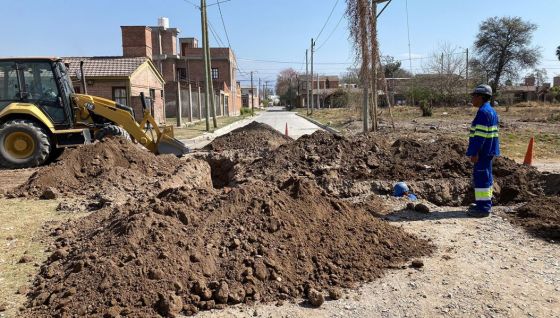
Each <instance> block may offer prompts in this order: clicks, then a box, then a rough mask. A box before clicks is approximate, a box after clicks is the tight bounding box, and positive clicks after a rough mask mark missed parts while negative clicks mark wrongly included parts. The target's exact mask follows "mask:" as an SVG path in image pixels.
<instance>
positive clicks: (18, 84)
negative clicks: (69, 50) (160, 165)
mask: <svg viewBox="0 0 560 318" xmlns="http://www.w3.org/2000/svg"><path fill="white" fill-rule="evenodd" d="M141 97H142V102H143V118H142V120H141V121H140V122H137V121H136V120H135V117H134V111H133V110H132V108H130V107H128V106H125V105H121V104H118V103H116V102H114V101H111V100H108V99H105V98H101V97H96V96H90V95H84V94H76V93H74V90H73V87H72V81H71V80H70V77H69V74H68V71H67V68H66V66H65V65H64V63H63V61H62V60H60V59H56V58H11V59H0V166H2V167H5V168H28V167H34V166H39V165H42V164H45V163H48V162H50V161H52V160H54V159H56V158H57V157H58V156H59V155H60V154H61V153H62V151H63V150H64V149H65V148H67V147H75V146H77V145H82V144H86V143H90V142H91V141H93V140H100V139H103V138H106V137H110V136H113V137H123V138H130V139H132V140H133V141H134V142H138V143H140V144H142V145H143V146H144V147H146V148H147V149H148V150H150V151H151V152H153V153H155V154H167V153H171V154H175V155H177V156H181V155H183V154H186V153H188V151H189V150H188V148H186V147H185V146H184V145H183V144H182V143H181V142H179V141H178V140H176V139H175V138H173V127H172V126H161V125H158V123H156V122H155V120H154V118H153V117H152V115H151V111H150V107H151V105H148V104H147V103H146V101H145V98H144V97H143V96H141Z"/></svg>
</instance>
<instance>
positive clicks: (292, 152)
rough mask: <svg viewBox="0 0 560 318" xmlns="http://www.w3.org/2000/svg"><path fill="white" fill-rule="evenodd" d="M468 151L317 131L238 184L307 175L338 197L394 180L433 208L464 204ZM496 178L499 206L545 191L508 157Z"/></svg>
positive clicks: (535, 175)
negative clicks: (433, 204) (253, 179)
mask: <svg viewBox="0 0 560 318" xmlns="http://www.w3.org/2000/svg"><path fill="white" fill-rule="evenodd" d="M466 147H467V143H466V142H465V141H464V140H461V139H457V138H450V137H445V136H431V137H429V138H426V139H423V140H422V139H412V138H401V139H397V140H396V141H395V142H393V143H388V142H387V140H386V138H385V137H384V136H381V135H358V136H353V137H349V138H345V137H341V136H335V135H331V134H329V133H326V132H323V131H318V132H315V133H314V134H312V135H309V136H303V137H301V138H300V139H298V140H296V141H295V142H293V143H290V144H286V145H283V146H280V147H279V148H278V149H277V150H276V151H274V152H270V153H268V154H267V155H266V156H264V157H263V158H262V160H259V161H257V162H255V163H251V166H250V167H249V168H248V169H247V170H246V171H241V174H240V175H238V176H236V181H237V182H242V181H243V180H250V179H252V178H255V177H256V178H261V179H264V180H271V181H280V182H282V181H283V180H285V179H286V178H289V177H291V176H307V177H310V178H312V179H315V180H317V183H318V184H319V185H321V186H322V187H323V188H324V189H325V190H327V191H328V192H329V193H331V194H334V195H337V196H341V197H353V196H356V195H361V194H365V193H368V192H373V193H377V194H388V193H390V192H391V187H392V184H394V182H396V181H406V182H407V183H410V184H411V185H413V191H415V193H417V194H419V195H420V196H422V197H424V198H425V199H427V200H429V201H431V202H433V203H435V204H438V205H465V204H468V203H470V202H472V201H473V200H474V195H473V194H472V191H471V190H470V187H471V181H470V180H471V176H472V164H471V163H470V162H469V160H468V158H467V157H466V156H465V153H466ZM240 170H241V169H240ZM495 176H496V182H497V187H496V191H495V194H496V200H497V201H498V202H499V203H501V204H509V203H514V202H522V201H524V200H526V199H527V198H530V197H533V196H535V195H539V194H542V193H543V191H544V190H543V181H542V180H543V178H542V174H541V173H540V172H538V171H537V170H536V169H534V168H531V167H526V166H522V165H519V164H516V163H515V162H514V161H512V160H509V159H507V158H502V157H499V158H497V159H496V161H495Z"/></svg>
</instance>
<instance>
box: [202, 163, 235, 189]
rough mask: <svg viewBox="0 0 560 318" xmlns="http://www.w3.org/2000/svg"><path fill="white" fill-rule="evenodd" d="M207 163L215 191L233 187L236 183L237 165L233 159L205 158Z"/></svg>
mask: <svg viewBox="0 0 560 318" xmlns="http://www.w3.org/2000/svg"><path fill="white" fill-rule="evenodd" d="M205 160H206V162H207V163H208V165H210V175H211V178H212V186H213V187H214V188H215V189H223V188H224V187H231V186H233V185H234V184H235V183H234V175H235V166H236V165H237V163H236V162H234V161H233V160H232V159H229V158H224V157H217V158H216V157H211V156H207V157H205Z"/></svg>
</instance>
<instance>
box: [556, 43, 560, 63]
mask: <svg viewBox="0 0 560 318" xmlns="http://www.w3.org/2000/svg"><path fill="white" fill-rule="evenodd" d="M556 56H557V57H558V61H560V45H559V46H558V47H557V48H556Z"/></svg>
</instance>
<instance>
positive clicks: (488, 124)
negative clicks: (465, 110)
mask: <svg viewBox="0 0 560 318" xmlns="http://www.w3.org/2000/svg"><path fill="white" fill-rule="evenodd" d="M498 121H499V120H498V114H497V113H496V111H495V110H494V108H492V106H490V102H487V103H485V104H484V105H482V106H481V107H480V108H479V109H478V112H477V113H476V117H475V118H474V120H473V122H472V125H471V129H470V134H469V148H468V149H467V156H469V157H472V156H477V155H478V156H488V157H493V156H499V155H500V139H499V138H498Z"/></svg>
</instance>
